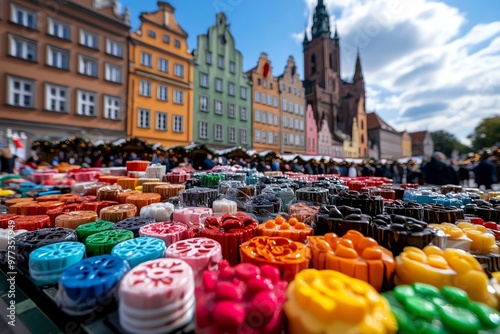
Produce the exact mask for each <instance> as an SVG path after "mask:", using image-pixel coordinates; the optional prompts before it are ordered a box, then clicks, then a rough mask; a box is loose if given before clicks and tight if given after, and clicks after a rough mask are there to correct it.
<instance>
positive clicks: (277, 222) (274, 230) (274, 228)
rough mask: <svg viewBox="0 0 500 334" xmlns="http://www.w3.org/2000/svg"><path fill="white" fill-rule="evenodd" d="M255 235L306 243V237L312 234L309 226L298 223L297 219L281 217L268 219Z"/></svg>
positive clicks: (312, 231)
mask: <svg viewBox="0 0 500 334" xmlns="http://www.w3.org/2000/svg"><path fill="white" fill-rule="evenodd" d="M257 234H258V235H260V236H268V237H283V238H288V239H291V240H293V241H298V242H306V240H307V237H308V236H311V235H313V234H314V230H313V229H312V227H311V226H309V225H306V224H304V223H303V222H300V221H299V220H298V219H297V218H293V217H292V218H290V219H288V220H286V219H284V218H283V217H281V216H278V217H276V218H275V219H269V220H268V221H266V222H265V223H262V224H260V225H259V227H258V228H257Z"/></svg>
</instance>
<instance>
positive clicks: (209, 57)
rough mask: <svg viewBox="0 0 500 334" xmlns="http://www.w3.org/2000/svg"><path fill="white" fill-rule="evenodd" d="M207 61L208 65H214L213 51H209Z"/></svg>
mask: <svg viewBox="0 0 500 334" xmlns="http://www.w3.org/2000/svg"><path fill="white" fill-rule="evenodd" d="M205 60H206V62H207V64H208V65H212V52H209V51H207V55H206V59H205Z"/></svg>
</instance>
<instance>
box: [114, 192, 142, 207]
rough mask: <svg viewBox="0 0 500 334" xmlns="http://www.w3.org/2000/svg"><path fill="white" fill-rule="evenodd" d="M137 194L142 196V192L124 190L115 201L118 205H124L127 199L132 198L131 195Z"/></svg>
mask: <svg viewBox="0 0 500 334" xmlns="http://www.w3.org/2000/svg"><path fill="white" fill-rule="evenodd" d="M137 194H142V191H140V190H125V191H123V192H121V193H119V194H118V196H116V197H117V200H118V203H120V204H125V203H126V202H127V197H129V196H132V195H137Z"/></svg>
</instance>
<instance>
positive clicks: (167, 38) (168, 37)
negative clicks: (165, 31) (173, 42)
mask: <svg viewBox="0 0 500 334" xmlns="http://www.w3.org/2000/svg"><path fill="white" fill-rule="evenodd" d="M163 43H167V44H170V36H169V35H163Z"/></svg>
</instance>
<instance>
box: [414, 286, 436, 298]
mask: <svg viewBox="0 0 500 334" xmlns="http://www.w3.org/2000/svg"><path fill="white" fill-rule="evenodd" d="M412 287H413V289H414V290H415V292H416V293H417V295H419V296H420V297H430V298H432V297H439V298H441V293H440V292H439V289H438V288H436V287H435V286H432V285H429V284H424V283H413V285H412Z"/></svg>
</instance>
